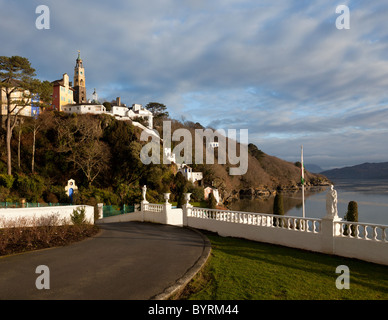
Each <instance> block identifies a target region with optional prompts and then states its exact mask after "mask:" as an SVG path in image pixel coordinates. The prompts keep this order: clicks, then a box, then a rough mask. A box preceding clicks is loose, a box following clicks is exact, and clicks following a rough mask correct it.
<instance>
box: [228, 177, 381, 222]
mask: <svg viewBox="0 0 388 320" xmlns="http://www.w3.org/2000/svg"><path fill="white" fill-rule="evenodd" d="M332 181H333V183H334V188H335V190H337V194H338V215H339V217H340V218H344V216H345V214H346V211H347V208H348V204H349V202H350V201H356V202H357V204H358V221H359V222H366V223H373V224H384V225H388V180H385V179H381V180H356V179H341V180H333V179H332ZM328 188H329V187H324V188H317V189H314V190H308V191H307V190H306V191H305V216H306V217H307V218H323V217H324V216H325V215H326V193H327V191H328ZM283 206H284V211H285V212H286V215H288V216H295V217H302V215H303V209H302V192H301V191H298V192H294V193H285V192H284V193H283ZM229 207H230V209H232V210H239V211H248V212H260V213H272V208H273V197H271V198H269V199H263V200H259V199H255V200H248V199H246V200H245V199H242V200H239V201H237V202H235V203H233V204H231V205H230V206H229Z"/></svg>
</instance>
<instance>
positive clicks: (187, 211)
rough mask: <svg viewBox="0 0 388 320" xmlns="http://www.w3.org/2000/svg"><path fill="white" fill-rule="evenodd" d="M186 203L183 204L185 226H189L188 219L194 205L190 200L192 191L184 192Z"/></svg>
mask: <svg viewBox="0 0 388 320" xmlns="http://www.w3.org/2000/svg"><path fill="white" fill-rule="evenodd" d="M184 196H185V200H186V203H185V204H184V205H183V206H182V211H183V226H188V224H189V223H188V219H187V217H188V216H190V214H191V210H192V208H193V206H192V205H191V204H190V203H189V202H190V196H191V193H184Z"/></svg>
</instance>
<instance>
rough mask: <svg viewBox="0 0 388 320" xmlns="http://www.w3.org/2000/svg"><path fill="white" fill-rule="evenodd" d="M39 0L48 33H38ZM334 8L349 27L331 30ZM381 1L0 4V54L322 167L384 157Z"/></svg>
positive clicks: (386, 52)
mask: <svg viewBox="0 0 388 320" xmlns="http://www.w3.org/2000/svg"><path fill="white" fill-rule="evenodd" d="M39 5H46V6H47V7H48V8H49V10H50V11H49V17H50V20H49V26H50V29H41V30H40V29H38V28H36V20H37V19H38V18H39V16H40V14H39V13H36V12H35V10H36V8H37V6H39ZM338 5H346V6H348V7H349V12H350V29H338V28H337V27H336V20H337V18H338V17H339V16H341V14H342V13H336V8H337V6H338ZM387 16H388V2H387V1H361V0H360V1H353V0H339V1H331V0H311V1H310V0H308V1H306V0H276V1H273V0H249V1H248V0H222V1H220V0H212V1H204V0H158V1H154V0H147V1H145V0H141V1H138V0H131V1H123V0H121V1H118V0H111V1H98V0H94V1H92V0H83V1H79V0H77V1H76V0H67V1H58V0H56V1H53V0H45V1H44V2H42V1H35V0H16V1H10V0H0V30H2V32H0V43H1V49H0V55H3V56H13V55H19V56H23V57H27V58H28V59H29V60H30V62H31V64H32V67H33V68H35V69H36V74H37V77H38V78H39V79H41V80H49V81H53V80H57V79H60V78H61V77H62V75H63V74H64V73H68V74H69V76H70V78H72V77H73V75H74V66H75V60H76V58H77V51H78V50H80V51H81V57H82V59H83V62H84V67H85V75H86V88H87V93H88V96H89V98H91V95H92V93H93V90H94V88H95V89H96V91H97V93H98V96H99V98H100V100H104V99H106V100H108V101H110V100H113V99H115V98H116V97H121V100H122V101H123V102H124V103H126V104H127V105H132V104H133V103H139V104H142V105H146V104H147V103H149V102H160V103H163V104H165V105H166V106H167V108H168V111H169V113H170V115H171V117H173V118H175V119H178V120H187V121H193V122H200V123H201V124H202V125H204V126H209V127H212V128H214V129H237V130H240V129H248V130H249V142H250V143H254V144H255V145H257V147H258V148H259V149H261V150H262V151H264V152H265V153H267V154H270V155H273V156H276V157H279V158H281V159H284V160H287V161H292V162H294V161H298V160H300V151H301V145H303V149H304V162H305V163H306V164H316V165H319V166H320V167H322V168H323V169H330V168H336V167H344V166H350V165H356V164H360V163H364V162H385V161H388V147H387V143H386V141H387V134H388V90H387V89H388V19H387Z"/></svg>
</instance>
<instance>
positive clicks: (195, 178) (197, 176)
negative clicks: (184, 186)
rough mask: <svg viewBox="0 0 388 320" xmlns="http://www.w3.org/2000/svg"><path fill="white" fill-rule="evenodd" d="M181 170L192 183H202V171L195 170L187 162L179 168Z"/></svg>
mask: <svg viewBox="0 0 388 320" xmlns="http://www.w3.org/2000/svg"><path fill="white" fill-rule="evenodd" d="M179 171H180V172H181V173H182V174H183V176H184V177H185V178H186V179H187V180H189V181H191V182H192V183H195V182H197V183H198V184H199V185H200V184H201V182H200V181H201V180H202V179H203V173H202V172H193V169H192V168H191V167H189V166H188V165H186V164H182V165H181V166H180V168H179Z"/></svg>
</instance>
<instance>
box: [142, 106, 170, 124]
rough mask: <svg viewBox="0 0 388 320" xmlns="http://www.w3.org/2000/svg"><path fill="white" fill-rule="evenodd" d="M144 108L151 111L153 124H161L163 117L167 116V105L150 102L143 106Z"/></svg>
mask: <svg viewBox="0 0 388 320" xmlns="http://www.w3.org/2000/svg"><path fill="white" fill-rule="evenodd" d="M145 108H146V109H147V110H149V111H151V112H152V115H153V117H154V121H153V122H154V125H155V126H160V125H162V121H163V119H165V118H168V117H169V114H168V112H167V107H166V106H165V105H164V104H163V103H159V102H150V103H148V104H147V105H146V106H145Z"/></svg>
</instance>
